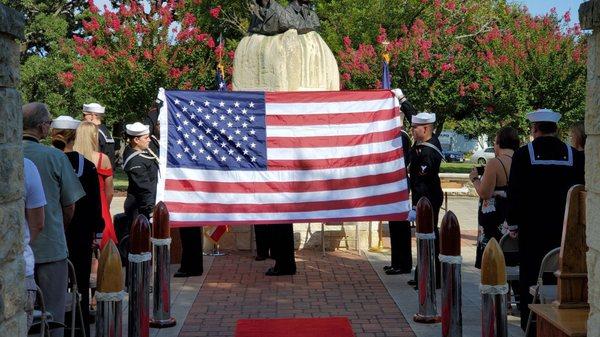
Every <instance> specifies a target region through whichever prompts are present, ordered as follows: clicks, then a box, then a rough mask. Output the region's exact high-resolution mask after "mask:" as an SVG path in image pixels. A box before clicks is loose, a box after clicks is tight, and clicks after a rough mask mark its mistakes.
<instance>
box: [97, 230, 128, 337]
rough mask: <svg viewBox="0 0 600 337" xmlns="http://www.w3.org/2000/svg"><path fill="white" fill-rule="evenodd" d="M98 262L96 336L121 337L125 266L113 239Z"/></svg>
mask: <svg viewBox="0 0 600 337" xmlns="http://www.w3.org/2000/svg"><path fill="white" fill-rule="evenodd" d="M98 262H99V263H98V278H97V284H98V286H97V288H96V289H97V291H96V301H97V303H98V304H97V310H96V337H121V336H122V335H123V320H122V314H121V311H122V306H123V299H124V298H125V292H124V291H123V286H124V285H123V268H122V267H121V257H120V255H119V250H118V249H117V246H115V243H114V242H113V241H112V240H108V243H107V244H106V246H105V247H104V249H103V250H102V253H101V254H100V259H99V261H98Z"/></svg>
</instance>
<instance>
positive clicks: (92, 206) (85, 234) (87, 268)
mask: <svg viewBox="0 0 600 337" xmlns="http://www.w3.org/2000/svg"><path fill="white" fill-rule="evenodd" d="M79 124H80V122H79V121H78V120H75V119H73V118H72V117H70V116H60V117H58V118H56V119H55V120H54V121H53V122H52V145H53V146H54V147H56V148H58V149H62V151H63V152H64V153H65V154H66V155H67V158H69V161H70V162H71V166H72V167H73V170H74V171H75V174H76V175H77V177H78V178H79V182H80V183H81V185H82V186H83V190H84V191H85V196H84V197H83V198H81V199H79V200H78V201H77V203H76V204H75V214H74V215H73V220H71V225H70V226H69V227H68V228H67V230H66V236H67V247H68V248H69V259H70V260H71V262H72V263H73V267H74V268H75V277H76V279H77V287H78V289H79V292H80V293H81V295H82V296H81V311H82V316H83V327H81V326H80V321H79V320H76V325H77V328H78V330H77V331H76V336H83V333H82V331H85V336H89V335H90V296H89V292H90V290H89V289H90V273H91V270H92V242H93V240H94V236H95V234H96V233H101V232H102V229H103V228H104V219H103V218H102V205H101V201H100V185H99V183H98V172H96V166H94V163H92V162H91V161H89V160H87V159H85V158H84V156H83V155H82V154H81V153H78V152H76V151H73V143H74V142H75V130H76V129H77V127H78V126H79ZM71 314H72V315H73V314H74V313H71Z"/></svg>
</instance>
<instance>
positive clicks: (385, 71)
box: [369, 39, 391, 252]
mask: <svg viewBox="0 0 600 337" xmlns="http://www.w3.org/2000/svg"><path fill="white" fill-rule="evenodd" d="M389 44H390V42H389V41H388V40H387V39H386V40H383V41H382V42H381V45H382V46H383V53H382V54H381V57H382V58H383V62H384V63H383V66H382V69H381V70H382V74H381V80H382V81H381V85H382V87H383V89H391V88H390V85H391V83H390V82H391V81H390V78H389V67H388V65H389V63H390V54H389V53H388V52H387V47H388V45H389ZM382 227H383V221H379V223H378V226H377V236H378V240H377V247H371V248H369V251H370V252H382V251H383V233H382Z"/></svg>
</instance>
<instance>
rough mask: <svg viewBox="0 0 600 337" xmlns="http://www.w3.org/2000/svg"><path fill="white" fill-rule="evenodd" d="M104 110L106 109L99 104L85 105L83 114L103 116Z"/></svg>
mask: <svg viewBox="0 0 600 337" xmlns="http://www.w3.org/2000/svg"><path fill="white" fill-rule="evenodd" d="M104 110H105V109H104V107H103V106H102V105H100V104H98V103H90V104H84V105H83V113H96V114H103V113H104Z"/></svg>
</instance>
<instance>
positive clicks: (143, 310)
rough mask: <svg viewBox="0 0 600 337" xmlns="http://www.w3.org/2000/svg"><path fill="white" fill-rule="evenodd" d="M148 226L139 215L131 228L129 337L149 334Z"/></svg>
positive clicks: (149, 257)
mask: <svg viewBox="0 0 600 337" xmlns="http://www.w3.org/2000/svg"><path fill="white" fill-rule="evenodd" d="M151 259H152V254H151V253H150V224H149V223H148V219H146V217H145V216H144V215H139V216H138V217H137V219H136V220H135V222H134V224H133V226H132V227H131V241H130V246H129V284H128V286H127V289H128V290H129V325H128V327H127V330H128V336H129V337H148V336H149V334H150V326H149V323H150V317H149V313H148V311H149V307H150V296H149V295H150V294H149V293H150V287H149V286H150V284H149V281H150V260H151Z"/></svg>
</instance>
